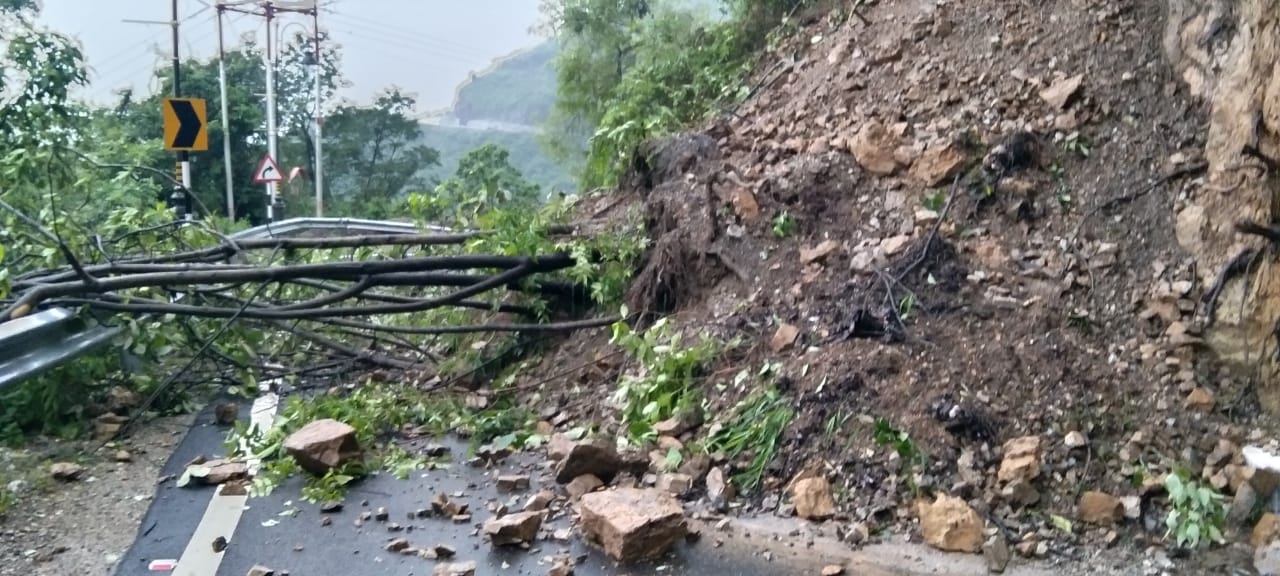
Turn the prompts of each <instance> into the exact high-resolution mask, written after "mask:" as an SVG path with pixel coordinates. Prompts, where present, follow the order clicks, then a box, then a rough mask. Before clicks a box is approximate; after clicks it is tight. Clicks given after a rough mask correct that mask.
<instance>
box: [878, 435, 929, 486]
mask: <svg viewBox="0 0 1280 576" xmlns="http://www.w3.org/2000/svg"><path fill="white" fill-rule="evenodd" d="M871 437H872V439H873V440H874V441H875V443H876V445H878V446H890V447H892V448H893V451H894V452H895V453H897V454H898V458H899V460H900V462H901V465H902V470H903V472H904V475H905V476H906V479H907V484H908V485H909V486H910V487H911V490H912V492H913V493H915V494H916V496H919V492H920V486H919V485H918V484H917V483H916V478H915V472H917V471H919V470H922V469H923V468H924V467H925V464H927V463H928V455H927V454H925V453H924V452H922V451H921V450H920V449H919V448H918V447H916V443H915V442H913V441H912V440H911V435H910V434H908V433H907V432H906V431H905V430H899V429H897V428H895V427H894V426H893V424H892V423H890V422H889V420H888V419H887V418H877V419H876V423H875V428H874V429H873V430H872V436H871Z"/></svg>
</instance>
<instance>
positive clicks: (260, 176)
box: [253, 152, 284, 222]
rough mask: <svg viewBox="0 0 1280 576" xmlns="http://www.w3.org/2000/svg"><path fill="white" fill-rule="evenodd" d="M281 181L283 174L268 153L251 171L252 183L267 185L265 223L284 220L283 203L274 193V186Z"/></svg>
mask: <svg viewBox="0 0 1280 576" xmlns="http://www.w3.org/2000/svg"><path fill="white" fill-rule="evenodd" d="M283 181H284V173H283V172H281V171H280V165H279V164H276V159H275V158H272V157H271V153H270V152H268V153H267V154H266V155H265V156H263V157H262V161H261V162H259V163H258V168H257V169H256V170H254V171H253V183H254V184H266V185H267V222H275V221H277V220H282V219H284V203H283V202H281V201H280V199H279V196H278V195H277V192H276V186H277V185H278V184H279V183H280V182H283Z"/></svg>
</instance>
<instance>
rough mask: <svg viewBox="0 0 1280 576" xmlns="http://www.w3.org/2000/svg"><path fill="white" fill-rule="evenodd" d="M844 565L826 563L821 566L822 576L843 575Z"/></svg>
mask: <svg viewBox="0 0 1280 576" xmlns="http://www.w3.org/2000/svg"><path fill="white" fill-rule="evenodd" d="M843 575H844V566H841V565H839V564H828V565H826V566H823V567H822V576H843Z"/></svg>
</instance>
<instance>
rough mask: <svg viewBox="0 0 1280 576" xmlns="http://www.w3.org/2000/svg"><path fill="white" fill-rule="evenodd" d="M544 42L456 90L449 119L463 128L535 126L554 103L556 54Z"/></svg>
mask: <svg viewBox="0 0 1280 576" xmlns="http://www.w3.org/2000/svg"><path fill="white" fill-rule="evenodd" d="M559 49H560V47H559V45H558V44H556V43H555V42H554V41H548V42H544V43H542V44H540V45H538V46H535V47H533V48H530V49H528V50H524V51H520V52H517V53H515V54H512V55H510V56H507V57H505V58H501V59H499V60H497V61H495V62H494V64H493V66H491V67H490V68H489V69H488V70H483V71H481V72H478V73H476V74H475V75H474V76H473V77H472V78H471V79H469V80H468V81H466V82H464V83H463V84H462V85H460V86H459V87H458V92H457V96H456V97H455V98H454V102H453V111H452V112H453V113H452V116H453V117H454V118H455V119H457V120H458V121H459V122H461V123H463V124H467V123H470V122H472V121H475V120H489V121H495V122H505V123H509V124H522V125H526V126H538V125H540V124H542V123H543V121H545V120H546V119H547V116H548V115H549V114H550V113H551V108H552V107H553V106H555V102H556V70H555V59H556V53H557V52H559Z"/></svg>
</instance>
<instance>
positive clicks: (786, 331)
mask: <svg viewBox="0 0 1280 576" xmlns="http://www.w3.org/2000/svg"><path fill="white" fill-rule="evenodd" d="M799 337H800V329H799V328H796V327H795V326H792V325H791V324H782V325H780V326H778V329H777V331H775V332H774V333H773V338H771V339H770V340H769V349H770V350H773V351H774V353H778V352H782V351H784V350H787V349H789V348H791V347H792V346H793V345H794V344H795V343H796V339H797V338H799Z"/></svg>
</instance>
